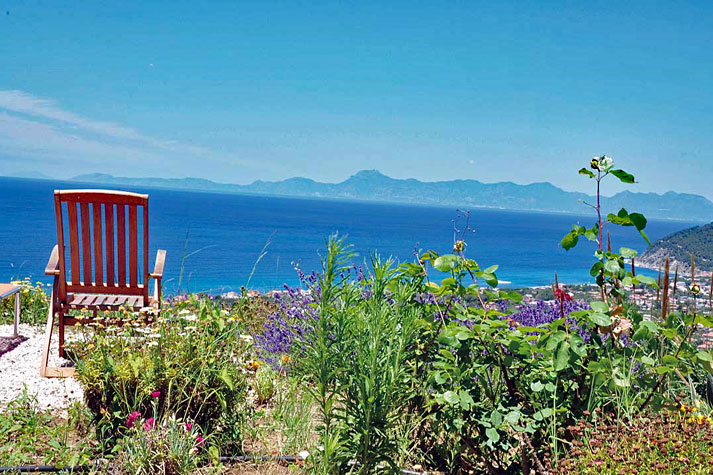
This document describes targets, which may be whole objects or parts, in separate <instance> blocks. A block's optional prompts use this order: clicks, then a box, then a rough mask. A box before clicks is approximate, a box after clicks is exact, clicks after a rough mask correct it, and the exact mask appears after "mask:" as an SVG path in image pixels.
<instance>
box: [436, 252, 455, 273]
mask: <svg viewBox="0 0 713 475" xmlns="http://www.w3.org/2000/svg"><path fill="white" fill-rule="evenodd" d="M457 259H458V258H457V256H454V255H453V254H446V255H443V256H440V257H439V258H438V259H436V260H435V261H434V262H433V267H434V268H435V269H437V270H439V271H441V272H448V271H450V270H451V269H453V268H454V267H455V265H456V261H457Z"/></svg>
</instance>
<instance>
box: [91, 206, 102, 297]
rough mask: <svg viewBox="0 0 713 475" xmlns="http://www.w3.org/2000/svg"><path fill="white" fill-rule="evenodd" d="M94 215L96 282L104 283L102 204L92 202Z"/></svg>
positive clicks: (98, 283) (97, 283)
mask: <svg viewBox="0 0 713 475" xmlns="http://www.w3.org/2000/svg"><path fill="white" fill-rule="evenodd" d="M92 216H93V218H94V219H93V223H92V224H93V225H94V282H95V283H96V285H104V242H103V237H104V233H102V205H101V203H92Z"/></svg>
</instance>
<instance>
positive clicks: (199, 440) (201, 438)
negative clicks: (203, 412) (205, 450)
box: [196, 434, 203, 445]
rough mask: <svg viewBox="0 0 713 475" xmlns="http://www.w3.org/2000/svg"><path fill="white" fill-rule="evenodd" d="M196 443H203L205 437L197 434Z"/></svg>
mask: <svg viewBox="0 0 713 475" xmlns="http://www.w3.org/2000/svg"><path fill="white" fill-rule="evenodd" d="M196 444H198V445H203V437H201V435H200V434H198V435H197V436H196Z"/></svg>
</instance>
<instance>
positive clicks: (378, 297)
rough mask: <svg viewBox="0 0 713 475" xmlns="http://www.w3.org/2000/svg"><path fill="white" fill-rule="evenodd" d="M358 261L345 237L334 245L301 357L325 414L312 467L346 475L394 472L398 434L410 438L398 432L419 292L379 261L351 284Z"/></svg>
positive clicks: (408, 390) (407, 395)
mask: <svg viewBox="0 0 713 475" xmlns="http://www.w3.org/2000/svg"><path fill="white" fill-rule="evenodd" d="M353 257H354V255H353V254H352V253H351V252H350V248H349V246H347V245H346V244H345V242H344V239H343V238H341V239H340V238H337V237H336V236H332V237H331V238H330V240H329V242H328V252H327V255H326V256H325V258H324V260H323V271H322V274H321V276H320V277H319V280H318V283H319V286H318V287H317V288H315V289H313V291H314V292H318V293H319V295H320V301H319V319H318V321H317V322H316V324H315V327H314V328H313V331H312V332H309V334H308V337H307V338H306V339H305V340H304V341H303V342H302V343H301V345H300V348H299V349H298V354H300V355H301V357H300V358H299V359H298V358H296V360H297V364H296V367H295V369H296V370H297V371H299V372H300V374H302V375H303V377H304V380H305V383H306V387H307V388H308V390H309V391H310V392H311V394H312V397H313V398H314V401H315V403H316V405H317V408H318V410H319V416H320V420H319V421H320V425H319V427H318V434H319V440H320V445H321V446H322V447H323V450H321V451H319V452H318V453H317V456H316V457H315V460H314V461H313V463H314V466H313V469H314V470H315V471H316V472H319V473H337V472H338V473H343V472H344V471H346V470H349V468H348V464H349V463H350V461H355V462H356V465H354V467H353V471H354V472H355V473H373V472H374V471H375V470H376V467H377V466H378V465H381V466H384V467H387V468H388V469H389V470H391V471H393V470H396V467H397V464H396V459H397V458H398V457H399V454H400V451H401V450H402V447H403V445H402V444H401V443H402V442H403V438H400V437H399V436H398V434H401V436H402V437H404V436H406V435H407V434H403V432H400V431H399V429H400V428H401V427H402V425H403V424H404V422H405V419H406V414H405V409H406V408H407V404H408V401H409V400H410V399H411V398H412V396H413V394H414V389H413V387H412V380H411V378H410V377H409V376H410V371H409V365H408V362H409V360H410V359H411V358H410V356H411V354H412V351H413V349H414V347H415V340H416V337H417V335H418V334H417V328H418V322H419V319H418V317H419V314H418V313H417V308H416V307H415V306H414V305H413V296H414V290H415V286H413V285H411V284H410V283H409V282H407V281H404V280H403V275H402V273H401V272H400V271H399V269H398V268H396V267H395V266H394V264H393V262H392V261H391V260H390V259H387V260H382V259H381V258H379V257H378V256H372V258H371V266H370V272H369V275H368V276H367V277H366V278H365V279H364V280H363V281H361V282H360V283H357V282H354V281H350V280H348V278H347V274H348V272H349V269H348V263H349V261H350V259H351V258H353ZM444 265H447V264H444ZM409 445H410V444H409Z"/></svg>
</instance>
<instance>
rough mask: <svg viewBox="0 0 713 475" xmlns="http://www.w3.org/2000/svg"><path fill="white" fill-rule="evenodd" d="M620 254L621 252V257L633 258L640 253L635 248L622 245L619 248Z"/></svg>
mask: <svg viewBox="0 0 713 475" xmlns="http://www.w3.org/2000/svg"><path fill="white" fill-rule="evenodd" d="M619 254H621V257H623V258H624V259H631V258H633V257H636V256H637V255H638V254H639V253H638V252H636V250H635V249H631V248H628V247H621V248H619Z"/></svg>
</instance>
